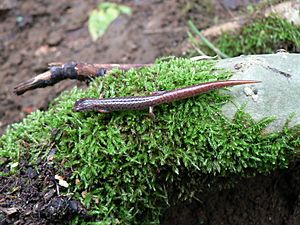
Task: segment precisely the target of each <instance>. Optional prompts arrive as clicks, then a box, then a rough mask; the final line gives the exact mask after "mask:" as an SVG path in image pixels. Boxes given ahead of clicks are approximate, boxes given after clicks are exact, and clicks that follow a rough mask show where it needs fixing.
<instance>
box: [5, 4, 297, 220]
mask: <svg viewBox="0 0 300 225" xmlns="http://www.w3.org/2000/svg"><path fill="white" fill-rule="evenodd" d="M115 2H117V3H123V4H127V5H129V6H131V7H132V9H133V15H132V16H131V17H128V16H121V17H119V18H118V19H117V20H116V21H115V22H114V23H113V24H112V25H111V26H110V27H109V29H108V31H107V32H106V34H105V35H104V36H103V37H102V38H101V39H99V40H97V41H96V42H93V41H92V40H91V38H90V36H89V33H88V29H87V19H88V15H89V12H90V11H91V10H92V9H94V8H95V7H96V5H97V4H98V3H99V1H97V0H87V1H83V0H74V1H68V0H61V1H51V2H50V1H47V0H26V1H18V0H2V1H0V65H1V69H0V87H1V88H0V102H1V106H0V135H1V134H2V133H3V132H4V131H5V129H6V127H7V125H9V124H12V123H14V122H17V121H20V120H21V119H22V118H23V117H24V116H26V115H27V114H29V113H31V112H32V111H35V110H37V109H40V110H44V109H46V108H47V107H48V104H49V102H50V101H51V100H52V99H54V98H55V97H56V96H58V95H59V94H60V93H61V92H62V91H64V90H67V89H70V88H72V87H73V86H75V85H80V86H81V87H84V86H85V84H81V83H79V82H74V81H70V80H67V81H64V82H61V83H59V84H57V85H55V86H53V87H48V88H44V89H37V90H34V91H30V92H27V93H25V94H24V95H22V96H15V95H14V94H13V93H12V90H13V87H14V86H16V85H17V84H18V83H19V82H20V81H24V80H27V79H29V78H31V77H33V76H35V75H36V74H39V73H41V72H44V71H46V70H47V64H48V63H49V62H68V61H73V60H74V61H81V62H90V63H151V62H153V61H154V60H155V59H156V58H157V57H159V56H166V55H184V54H185V52H186V50H187V49H186V48H187V47H186V46H187V35H186V22H185V21H186V20H187V19H188V18H191V19H193V21H196V24H197V25H198V26H200V27H201V28H206V27H208V26H210V25H212V24H213V22H223V21H224V20H225V19H226V18H230V17H231V16H233V15H234V14H235V13H236V12H235V11H232V10H236V9H238V8H239V7H240V6H241V4H242V3H247V2H249V1H238V0H236V1H227V0H224V1H217V0H215V1H203V2H204V3H202V4H203V5H202V6H199V5H195V4H194V2H196V1H188V0H177V1H176V0H168V1H162V0H134V1H129V0H127V1H125V0H123V1H122V0H119V1H115ZM252 2H257V1H256V0H253V1H252ZM221 3H222V4H221ZM198 4H199V3H198ZM4 164H5V163H4ZM19 167H20V168H21V171H20V173H18V174H16V175H13V176H10V177H1V178H0V224H1V225H3V224H68V223H69V221H70V220H71V219H72V218H74V217H75V216H79V217H83V218H85V219H87V220H88V219H89V217H88V216H87V214H86V211H85V209H84V208H83V206H82V205H81V204H80V202H78V201H76V200H74V199H73V198H72V196H62V195H60V192H63V191H64V188H63V187H62V186H60V185H58V183H57V182H58V181H57V180H56V179H54V176H55V175H56V174H57V170H56V168H57V167H56V166H55V164H53V163H52V161H51V156H49V157H48V159H47V160H46V161H45V160H44V161H43V160H41V162H40V163H39V164H38V165H35V166H33V165H30V164H29V163H28V160H27V159H26V155H25V156H24V157H23V159H22V161H21V162H20V163H19ZM291 168H292V169H289V170H284V171H276V172H274V173H273V174H271V175H268V176H263V175H260V176H257V177H255V178H249V179H244V180H242V181H241V182H239V183H238V184H237V185H236V186H235V187H234V188H232V189H228V190H223V191H213V192H204V193H203V195H202V196H200V197H199V199H200V200H201V201H200V202H198V201H197V202H196V201H195V202H191V203H182V204H180V205H178V206H176V207H173V208H171V209H169V210H168V212H167V213H166V214H165V215H164V217H163V224H187V225H189V224H190V225H192V224H224V225H225V224H226V225H227V224H228V225H229V224H230V225H231V224H278V225H279V224H280V225H281V224H300V208H299V206H300V202H299V200H300V199H299V194H300V188H299V187H300V180H299V179H298V177H299V175H300V170H299V167H298V166H297V165H293V166H291ZM0 171H1V172H7V171H5V170H4V167H2V168H1V167H0ZM60 175H61V176H63V177H68V176H69V171H66V172H65V174H60Z"/></svg>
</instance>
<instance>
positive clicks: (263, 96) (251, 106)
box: [217, 53, 300, 132]
mask: <svg viewBox="0 0 300 225" xmlns="http://www.w3.org/2000/svg"><path fill="white" fill-rule="evenodd" d="M217 67H218V68H224V69H226V70H230V71H233V72H234V75H233V76H232V78H231V80H237V79H241V80H258V81H261V83H258V84H254V85H241V86H236V87H232V88H231V89H230V90H231V92H230V93H231V94H232V95H233V96H234V100H233V102H230V103H227V104H226V105H224V107H223V109H222V110H223V113H224V114H225V116H227V117H228V118H232V117H233V116H234V114H235V113H236V111H237V110H238V109H239V108H241V107H242V106H245V109H244V110H245V111H246V112H247V113H249V114H250V115H251V116H252V117H253V118H254V119H255V120H261V119H263V118H265V117H270V116H275V117H276V120H275V121H274V122H273V123H272V124H270V126H269V127H268V131H270V132H271V131H272V132H273V131H280V130H281V129H282V127H283V126H284V124H285V122H286V120H287V119H288V118H289V117H290V116H291V115H293V114H294V117H293V119H292V120H291V123H290V126H294V125H297V124H300V107H299V106H300V54H289V53H277V54H270V55H251V56H240V57H236V58H231V59H225V60H220V61H219V62H218V63H217Z"/></svg>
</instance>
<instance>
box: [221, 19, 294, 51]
mask: <svg viewBox="0 0 300 225" xmlns="http://www.w3.org/2000/svg"><path fill="white" fill-rule="evenodd" d="M216 46H218V48H219V49H220V50H221V51H222V52H224V53H226V54H228V55H230V56H238V55H242V54H247V55H248V54H249V55H251V54H262V53H273V52H275V51H276V50H277V49H285V50H287V51H288V52H299V50H300V30H299V27H297V26H295V25H294V24H292V23H290V22H289V21H287V20H285V19H282V18H279V17H276V16H271V17H268V18H263V19H261V18H258V19H256V20H255V21H254V22H253V23H251V24H249V25H247V26H245V27H243V29H242V30H241V32H240V33H239V34H229V33H225V34H223V35H222V36H221V37H220V38H218V40H217V41H216Z"/></svg>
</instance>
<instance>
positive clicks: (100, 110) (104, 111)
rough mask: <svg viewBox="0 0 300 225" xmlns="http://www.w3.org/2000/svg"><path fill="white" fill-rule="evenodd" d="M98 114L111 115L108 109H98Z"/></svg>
mask: <svg viewBox="0 0 300 225" xmlns="http://www.w3.org/2000/svg"><path fill="white" fill-rule="evenodd" d="M98 112H100V113H110V111H109V110H108V109H98Z"/></svg>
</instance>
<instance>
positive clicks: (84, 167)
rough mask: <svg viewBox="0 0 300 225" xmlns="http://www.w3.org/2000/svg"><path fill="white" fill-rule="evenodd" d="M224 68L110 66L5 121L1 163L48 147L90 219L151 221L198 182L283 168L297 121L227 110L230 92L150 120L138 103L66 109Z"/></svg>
mask: <svg viewBox="0 0 300 225" xmlns="http://www.w3.org/2000/svg"><path fill="white" fill-rule="evenodd" d="M231 76H232V73H230V72H226V71H224V70H220V69H216V67H215V62H212V61H196V62H193V61H190V60H189V59H182V58H171V59H160V60H157V62H156V64H155V65H154V66H152V67H149V68H142V69H137V70H130V71H128V72H122V71H118V70H115V71H113V72H112V73H110V74H109V75H108V76H106V77H104V78H99V79H96V80H95V81H94V82H93V84H92V85H91V86H90V87H89V88H88V89H87V90H85V91H82V90H79V89H76V88H75V89H73V90H72V91H69V92H66V93H64V94H63V95H62V96H61V97H59V98H58V99H57V100H55V101H54V102H53V104H52V105H51V106H50V108H49V110H48V111H45V112H41V111H38V112H34V113H32V114H31V115H29V116H28V117H27V118H25V119H24V120H23V121H22V122H21V123H18V124H14V125H12V126H11V127H10V128H9V129H8V130H7V132H6V134H4V135H3V136H2V137H1V138H0V158H2V159H8V160H9V161H10V163H8V164H6V165H5V166H7V167H9V166H11V165H14V166H15V165H16V162H18V161H19V160H20V159H21V158H22V157H23V156H24V155H25V154H27V155H28V154H29V155H30V163H31V164H32V165H33V166H34V165H36V164H37V163H38V162H39V161H40V160H44V161H46V158H47V156H48V154H49V152H50V151H51V149H53V148H55V149H56V153H55V155H54V160H53V162H54V163H55V164H56V165H57V171H58V172H57V173H58V174H60V173H64V170H69V171H72V173H71V176H70V177H66V178H65V179H66V180H67V182H68V183H69V187H68V193H69V194H72V195H73V196H74V197H75V198H77V199H79V200H81V201H82V202H83V203H84V205H85V206H86V207H87V209H88V210H89V213H90V214H91V215H93V216H94V217H93V220H95V221H97V222H95V223H96V224H118V223H120V224H158V223H159V220H160V217H161V215H162V213H163V212H164V210H165V209H166V208H167V207H168V206H170V205H173V204H176V203H178V202H181V201H184V200H189V199H192V198H197V195H198V194H200V193H201V192H200V190H203V189H206V188H216V187H217V188H219V187H221V188H224V187H225V185H229V184H230V182H231V181H232V178H233V177H235V178H237V177H244V176H252V175H255V174H257V173H267V172H270V171H273V170H274V169H276V168H285V167H287V166H288V163H289V162H290V159H292V157H293V156H294V155H295V150H296V149H297V148H299V143H300V138H299V135H298V133H297V132H298V131H297V128H296V127H294V128H293V129H292V128H288V127H287V126H285V127H283V129H282V130H281V131H280V132H276V133H271V134H266V133H265V128H266V127H267V126H268V124H270V122H272V121H273V119H272V118H265V119H262V120H259V121H255V120H254V119H252V118H251V116H250V115H249V114H247V113H245V112H244V111H243V109H239V110H238V111H237V113H236V114H235V115H234V116H233V118H232V119H228V118H227V117H225V116H224V115H223V113H222V106H224V104H226V103H228V102H229V101H234V99H233V98H232V97H230V95H229V93H230V91H225V92H224V91H213V92H210V93H207V94H204V95H200V96H197V97H193V98H190V99H186V100H183V101H178V102H174V103H171V104H164V105H161V106H157V107H155V108H154V113H155V114H156V118H155V119H152V118H150V117H149V116H148V112H147V110H142V111H126V112H113V113H110V114H101V113H92V112H89V113H75V112H72V107H73V105H74V102H75V101H76V100H78V99H80V98H84V97H95V98H97V97H98V96H99V94H100V93H103V96H104V97H106V98H107V97H115V96H129V95H147V94H149V93H150V92H153V91H158V90H172V89H175V88H179V87H184V86H188V85H193V84H198V83H201V82H207V81H216V80H225V79H229V78H230V77H231ZM236 88H240V90H242V89H243V87H241V86H240V87H236ZM2 166H3V165H2ZM14 168H15V167H14ZM15 169H16V168H15ZM11 172H13V171H11ZM218 178H222V179H223V180H224V179H225V180H228V182H223V183H221V182H219V180H218ZM82 193H85V194H84V195H82ZM73 222H74V223H77V222H78V223H80V222H82V221H81V220H74V221H73Z"/></svg>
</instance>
